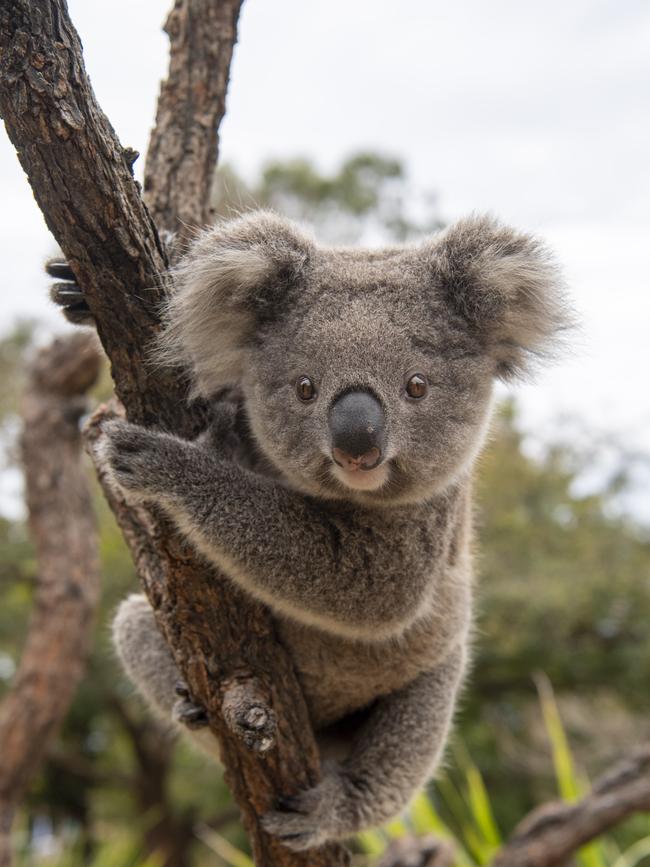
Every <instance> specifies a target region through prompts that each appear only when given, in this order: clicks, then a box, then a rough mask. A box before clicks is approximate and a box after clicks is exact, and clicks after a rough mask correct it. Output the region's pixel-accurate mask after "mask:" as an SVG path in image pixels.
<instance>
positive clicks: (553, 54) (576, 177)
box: [0, 0, 650, 447]
mask: <svg viewBox="0 0 650 867" xmlns="http://www.w3.org/2000/svg"><path fill="white" fill-rule="evenodd" d="M169 6H170V0H147V2H142V3H133V2H132V0H111V2H107V0H106V2H105V0H69V7H70V12H71V15H72V19H73V21H74V22H75V24H76V26H77V28H78V30H79V32H80V34H81V37H82V40H83V43H84V48H85V56H86V64H87V67H88V70H89V72H90V75H91V78H92V80H93V83H94V86H95V90H96V92H97V96H98V98H99V101H100V104H101V105H102V106H103V108H104V110H105V111H106V112H107V114H108V116H109V117H110V119H111V121H112V123H113V125H114V127H115V129H116V131H117V133H118V135H119V137H120V138H121V140H122V143H123V144H124V145H128V146H131V147H135V148H136V149H137V150H139V151H140V152H141V153H144V152H145V151H146V146H147V137H148V131H149V128H150V125H151V123H152V120H153V113H154V107H155V100H156V96H157V90H158V82H159V80H160V78H161V77H162V76H163V75H164V72H165V68H166V62H167V40H166V37H165V36H164V34H163V33H162V31H161V29H160V26H161V24H162V22H163V20H164V17H165V14H166V11H167V8H168V7H169ZM361 148H373V149H377V150H381V151H384V152H386V153H388V154H394V155H397V156H399V157H401V158H402V159H403V160H404V161H405V163H406V164H407V166H408V167H409V171H410V177H411V182H412V186H413V189H414V190H415V191H417V190H435V191H437V193H438V194H439V197H440V207H441V212H442V215H443V217H445V218H446V219H454V218H456V217H459V216H461V215H463V214H465V213H467V212H469V211H473V210H480V211H482V210H489V211H492V212H493V213H495V214H496V215H498V216H499V217H501V218H502V219H504V220H506V221H508V222H511V223H513V224H515V225H517V226H519V227H521V228H524V229H527V230H533V231H535V232H538V233H540V234H541V235H543V236H544V237H545V238H546V239H547V240H548V242H549V243H550V244H551V245H552V246H553V247H554V249H555V250H556V251H557V255H558V257H559V259H560V261H561V262H562V264H563V266H564V268H565V271H566V274H567V277H568V280H569V284H570V286H571V288H572V292H573V296H574V298H575V303H576V306H577V308H578V310H579V313H580V316H581V317H582V321H583V331H582V336H581V338H580V340H579V341H576V347H575V351H574V353H573V357H572V358H571V359H569V360H567V361H564V362H563V363H562V364H561V365H560V366H558V367H557V368H556V369H555V370H553V371H550V372H548V373H546V374H544V375H543V376H541V377H539V378H538V380H537V383H536V384H535V386H534V387H532V386H526V387H525V388H524V389H520V394H521V399H522V402H523V406H524V411H525V420H526V423H527V424H528V425H529V426H530V427H531V428H532V429H535V430H539V429H542V428H544V427H545V426H547V425H549V424H550V423H551V422H554V420H556V419H557V418H558V417H561V416H562V415H564V414H569V415H573V416H575V417H578V418H579V419H580V420H581V422H582V423H584V424H585V425H586V426H587V427H589V428H591V429H593V430H596V431H602V432H603V433H614V434H617V435H618V434H620V435H622V436H624V437H625V438H626V440H627V442H629V443H630V444H636V445H637V446H640V447H648V441H649V440H650V387H648V377H649V375H650V348H649V344H650V287H649V286H648V273H649V270H650V267H649V266H650V234H649V230H650V4H648V3H647V2H645V0H607V2H602V0H571V2H567V0H545V2H544V3H540V2H537V3H522V2H517V0H490V2H489V3H486V2H481V0H456V2H454V3H449V2H442V0H402V2H401V3H395V2H389V0H354V2H351V0H328V2H327V3H323V2H317V0H293V2H290V0H246V2H245V4H244V11H243V15H242V19H241V26H240V34H239V45H238V46H237V49H236V52H235V58H234V64H233V69H232V78H231V87H230V92H229V98H228V112H227V115H226V119H225V121H224V124H223V126H222V135H221V153H222V159H224V160H227V161H229V162H232V163H233V164H235V166H236V167H238V168H239V169H240V170H241V171H242V172H243V173H244V174H247V175H251V174H252V173H254V171H255V169H256V168H257V167H258V166H259V165H260V163H261V162H262V161H263V160H264V159H266V158H268V157H270V156H273V157H289V156H293V155H296V154H302V155H310V156H313V157H315V158H316V160H317V161H318V162H319V164H320V165H321V166H322V167H323V168H327V167H331V166H334V165H335V164H336V163H337V162H338V161H339V160H340V159H341V157H342V156H344V155H346V154H348V153H349V152H351V151H354V150H357V149H361ZM0 203H1V207H0V226H1V229H2V231H1V234H0V238H1V241H0V244H1V250H0V253H1V257H2V264H3V279H4V293H3V295H4V299H5V300H4V301H3V305H2V313H1V317H0V328H1V329H6V328H9V327H10V325H11V323H12V322H13V321H14V319H15V317H16V316H18V315H22V314H24V315H30V314H36V315H49V316H50V317H52V321H55V320H54V314H53V312H52V311H48V312H47V313H44V308H45V301H44V297H45V286H46V284H45V281H44V279H43V278H42V276H41V273H40V269H41V261H42V259H43V258H44V257H45V256H46V255H47V254H48V252H50V251H51V250H52V247H53V243H52V241H51V240H50V238H49V237H48V233H47V231H46V229H45V226H44V224H43V221H42V219H41V217H40V214H39V211H38V209H37V208H36V205H35V204H34V202H33V199H32V196H31V192H30V190H29V188H28V186H27V184H26V182H25V179H24V177H23V175H22V172H21V170H20V168H19V166H18V162H17V160H16V159H15V156H14V153H13V150H12V148H11V146H10V145H9V143H8V141H7V139H6V137H5V136H4V135H2V136H1V137H0Z"/></svg>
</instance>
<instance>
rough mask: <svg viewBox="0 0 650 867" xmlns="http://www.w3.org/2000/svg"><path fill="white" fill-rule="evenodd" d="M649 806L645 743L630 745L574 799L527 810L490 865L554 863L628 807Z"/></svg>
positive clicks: (548, 866) (547, 866) (649, 759)
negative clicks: (636, 746) (626, 753)
mask: <svg viewBox="0 0 650 867" xmlns="http://www.w3.org/2000/svg"><path fill="white" fill-rule="evenodd" d="M643 811H646V812H647V811H650V746H644V747H641V748H639V749H638V750H635V751H634V752H633V753H632V754H631V755H630V756H629V757H628V758H625V759H623V760H622V761H621V762H619V763H618V764H617V765H615V766H614V767H613V768H612V769H611V770H610V771H608V772H607V773H606V774H604V775H603V776H602V777H601V778H600V779H599V780H597V781H596V783H595V784H594V786H593V788H592V790H591V792H590V793H589V794H588V795H586V796H585V797H584V798H583V799H582V800H581V801H578V802H577V803H575V804H567V803H564V802H556V803H551V804H545V805H543V806H542V807H539V808H538V809H536V810H534V811H533V812H532V813H530V814H529V815H528V816H527V817H526V818H525V819H524V820H523V821H522V822H521V823H520V825H519V826H518V827H517V828H516V829H515V832H514V834H513V835H512V837H511V838H510V839H509V840H508V842H507V843H506V844H505V845H504V846H503V848H502V849H501V850H500V851H499V853H498V854H497V856H496V857H495V859H494V861H493V862H492V867H554V865H557V864H563V863H565V861H566V860H567V859H568V858H569V856H570V855H572V854H573V853H574V852H575V851H576V850H577V849H579V848H580V847H581V846H584V845H585V843H588V842H589V841H590V840H594V839H595V838H596V837H599V836H600V835H601V834H604V833H605V832H606V831H608V830H609V829H610V828H613V827H614V826H615V825H617V824H619V823H620V822H622V821H623V820H624V819H626V818H627V817H628V816H631V815H632V814H633V813H637V812H643Z"/></svg>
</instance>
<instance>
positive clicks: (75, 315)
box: [45, 259, 95, 325]
mask: <svg viewBox="0 0 650 867" xmlns="http://www.w3.org/2000/svg"><path fill="white" fill-rule="evenodd" d="M45 270H46V272H47V273H48V275H49V276H50V277H54V279H55V280H63V281H65V282H63V283H54V284H53V285H52V286H51V288H50V298H51V299H52V301H53V302H54V303H55V304H56V305H57V307H61V309H62V310H63V315H64V316H65V318H66V319H67V320H68V322H72V323H73V325H94V324H95V320H94V318H93V315H92V313H91V312H90V309H89V307H88V304H87V302H86V298H85V296H84V293H83V291H82V290H81V288H80V287H79V286H78V285H77V282H76V280H77V278H76V277H75V275H74V272H73V271H72V268H71V267H70V265H69V264H68V263H67V261H66V260H65V259H50V261H49V262H47V263H46V265H45Z"/></svg>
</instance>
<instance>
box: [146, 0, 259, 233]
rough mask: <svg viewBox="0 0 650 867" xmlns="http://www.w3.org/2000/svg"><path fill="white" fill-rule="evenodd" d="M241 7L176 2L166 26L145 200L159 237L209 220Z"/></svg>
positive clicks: (231, 0) (224, 2)
mask: <svg viewBox="0 0 650 867" xmlns="http://www.w3.org/2000/svg"><path fill="white" fill-rule="evenodd" d="M241 5H242V0H220V2H218V3H215V2H214V0H193V2H192V3H188V2H186V0H175V3H174V8H173V9H172V11H171V12H170V13H169V16H168V18H167V21H166V23H165V32H166V33H167V35H168V36H169V40H170V60H169V73H168V77H167V80H166V81H164V82H163V83H162V85H161V88H160V96H159V97H158V109H157V112H156V124H155V126H154V129H153V131H152V133H151V139H150V141H149V150H148V153H147V161H146V166H145V172H144V196H145V201H146V202H147V205H148V207H149V211H150V212H151V215H152V217H153V218H154V220H155V222H156V225H157V227H158V230H159V231H167V232H178V233H179V235H180V238H181V242H182V241H186V240H187V239H188V238H189V237H191V234H192V230H193V229H194V228H195V227H197V226H199V227H200V226H203V225H205V224H206V223H209V222H211V221H212V218H213V216H214V213H213V210H212V207H211V204H210V203H211V199H212V196H211V192H212V182H213V176H214V167H215V164H216V161H217V152H218V140H219V135H218V131H219V124H220V123H221V119H222V118H223V116H224V113H225V110H226V101H225V97H226V91H227V88H228V76H229V72H230V62H231V59H232V53H233V48H234V45H235V41H236V38H237V18H238V16H239V11H240V8H241ZM180 246H181V247H182V246H184V245H183V244H182V243H181V245H180Z"/></svg>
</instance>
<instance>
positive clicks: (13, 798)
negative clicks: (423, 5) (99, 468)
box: [0, 333, 100, 867]
mask: <svg viewBox="0 0 650 867" xmlns="http://www.w3.org/2000/svg"><path fill="white" fill-rule="evenodd" d="M98 349H99V347H98V346H97V341H96V339H95V337H94V335H89V334H86V333H84V334H81V333H80V334H74V335H72V336H71V337H69V338H67V339H66V340H58V341H55V342H54V343H53V344H52V345H51V346H50V347H49V348H47V349H45V350H43V351H41V352H40V354H39V355H38V357H37V358H36V361H35V363H34V364H33V366H32V368H31V371H30V378H29V385H28V388H27V392H26V394H25V397H24V402H23V404H24V405H23V419H24V424H25V429H24V433H23V438H22V450H23V465H24V470H25V488H26V496H27V506H28V509H29V521H30V527H31V532H32V537H33V539H34V544H35V546H36V554H37V559H38V582H37V588H36V597H35V600H34V608H33V612H32V617H31V621H30V624H29V631H28V633H27V639H26V641H25V646H24V649H23V654H22V657H21V660H20V666H19V668H18V672H17V674H16V679H15V681H14V685H13V687H12V689H11V691H10V692H9V694H8V695H7V696H6V698H5V700H4V701H3V703H2V706H1V707H0V744H2V766H1V769H0V865H2V867H6V865H8V864H10V863H11V848H10V842H9V832H10V829H11V824H12V821H13V815H14V812H15V810H16V807H17V805H18V803H19V801H20V799H21V797H22V795H23V793H24V791H25V789H26V788H27V785H28V784H29V782H30V780H31V778H32V776H33V774H34V773H35V771H36V769H37V768H38V766H39V764H40V762H41V760H42V759H43V757H44V756H45V755H46V753H47V750H48V748H49V747H50V744H51V741H52V739H53V737H54V736H55V734H56V732H57V730H58V727H59V725H60V723H61V722H62V720H63V717H64V716H65V713H66V711H67V709H68V706H69V704H70V702H71V701H72V697H73V695H74V691H75V688H76V686H77V683H78V682H79V680H80V678H81V675H82V674H83V670H84V667H85V662H86V656H87V653H88V650H89V646H90V639H91V635H92V626H93V615H94V612H95V608H96V606H97V602H98V600H99V563H98V555H97V530H96V527H95V521H94V516H93V510H92V501H91V494H90V490H89V485H88V478H87V470H86V467H85V466H84V464H83V461H82V458H83V451H82V448H81V436H80V433H79V417H80V415H81V413H82V412H83V411H84V409H85V401H84V399H83V395H84V394H85V392H86V391H87V390H88V388H90V386H91V385H92V384H93V382H94V381H95V379H96V377H97V374H98V371H99V358H100V356H99V351H98Z"/></svg>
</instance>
